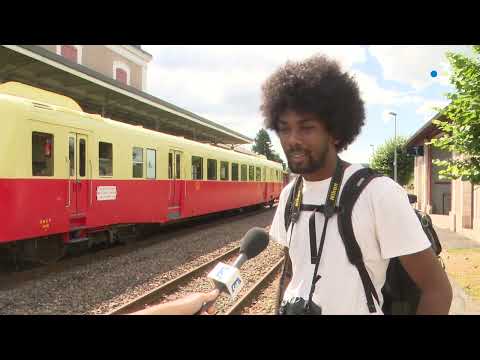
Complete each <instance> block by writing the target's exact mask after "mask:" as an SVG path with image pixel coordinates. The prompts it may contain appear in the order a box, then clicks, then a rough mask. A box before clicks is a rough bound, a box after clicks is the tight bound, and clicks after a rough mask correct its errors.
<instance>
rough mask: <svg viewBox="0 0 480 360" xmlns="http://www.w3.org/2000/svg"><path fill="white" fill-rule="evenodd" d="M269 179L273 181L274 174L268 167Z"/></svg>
mask: <svg viewBox="0 0 480 360" xmlns="http://www.w3.org/2000/svg"><path fill="white" fill-rule="evenodd" d="M270 180H271V181H273V180H275V179H274V174H273V169H270Z"/></svg>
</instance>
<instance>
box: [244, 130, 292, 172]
mask: <svg viewBox="0 0 480 360" xmlns="http://www.w3.org/2000/svg"><path fill="white" fill-rule="evenodd" d="M252 151H254V152H256V153H257V154H262V155H265V156H266V157H267V159H268V160H272V161H276V162H278V163H280V164H282V166H283V170H285V168H286V166H285V163H284V162H283V160H282V159H281V158H280V155H278V154H277V153H276V152H275V151H274V150H273V149H272V140H271V139H270V135H268V132H267V131H266V130H265V129H260V131H259V132H258V133H257V136H256V137H255V143H254V144H253V146H252Z"/></svg>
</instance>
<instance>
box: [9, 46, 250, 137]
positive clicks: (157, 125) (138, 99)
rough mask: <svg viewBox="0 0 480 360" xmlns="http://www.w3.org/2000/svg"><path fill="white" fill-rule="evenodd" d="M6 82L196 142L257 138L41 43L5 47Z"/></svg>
mask: <svg viewBox="0 0 480 360" xmlns="http://www.w3.org/2000/svg"><path fill="white" fill-rule="evenodd" d="M142 51H143V50H142ZM5 81H18V82H22V83H25V84H28V85H32V86H36V87H39V88H42V89H45V90H49V91H53V92H57V93H60V94H62V95H65V96H68V97H70V98H72V99H74V100H75V101H77V102H78V103H79V104H80V105H81V106H82V109H83V110H84V111H86V112H93V113H99V114H102V115H104V116H108V117H110V118H112V119H115V120H118V121H123V122H127V123H130V124H134V125H142V126H143V127H145V128H149V129H153V130H157V131H162V132H166V133H170V134H173V135H178V136H184V137H185V138H189V139H193V140H196V141H201V142H214V143H224V144H246V143H252V142H253V139H251V138H249V137H247V136H245V135H242V134H240V133H238V132H236V131H233V130H231V129H228V128H226V127H225V126H222V125H220V124H217V123H215V122H213V121H211V120H208V119H205V118H203V117H201V116H199V115H197V114H194V113H192V112H190V111H188V110H185V109H183V108H180V107H178V106H176V105H173V104H171V103H168V102H166V101H164V100H161V99H159V98H157V97H155V96H153V95H150V94H148V93H146V92H143V91H141V90H138V89H136V88H134V87H132V86H128V85H125V84H122V83H120V82H118V81H116V80H114V79H113V78H111V77H108V76H105V75H103V74H100V73H99V72H97V71H94V70H92V69H90V68H87V67H85V66H83V65H80V64H76V63H73V62H71V61H70V60H68V59H65V58H64V57H62V56H60V55H57V54H55V53H53V52H51V51H48V50H46V49H44V48H42V47H40V46H36V45H1V46H0V82H5Z"/></svg>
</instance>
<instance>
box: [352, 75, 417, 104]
mask: <svg viewBox="0 0 480 360" xmlns="http://www.w3.org/2000/svg"><path fill="white" fill-rule="evenodd" d="M352 74H353V75H354V76H355V79H356V80H357V82H358V86H359V88H360V93H361V96H362V99H363V100H364V101H365V103H366V105H400V104H408V103H421V102H422V101H423V100H424V99H423V97H421V96H418V95H416V94H415V92H412V91H397V90H388V89H385V88H383V87H381V86H380V85H379V83H378V80H377V79H376V78H375V77H373V76H372V75H368V74H365V73H363V72H360V71H352Z"/></svg>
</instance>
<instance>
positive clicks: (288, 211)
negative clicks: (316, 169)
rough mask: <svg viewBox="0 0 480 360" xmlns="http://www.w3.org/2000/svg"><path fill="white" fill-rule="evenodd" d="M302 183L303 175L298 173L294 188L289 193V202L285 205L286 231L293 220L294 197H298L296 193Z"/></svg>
mask: <svg viewBox="0 0 480 360" xmlns="http://www.w3.org/2000/svg"><path fill="white" fill-rule="evenodd" d="M301 185H302V177H301V176H300V175H298V176H297V177H296V178H295V182H294V184H293V186H292V189H291V190H290V194H288V198H287V203H286V205H285V212H284V220H285V231H288V227H289V226H290V223H291V222H292V214H293V211H294V205H295V204H294V203H293V199H295V198H296V195H297V193H298V191H299V190H300V188H301Z"/></svg>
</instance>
